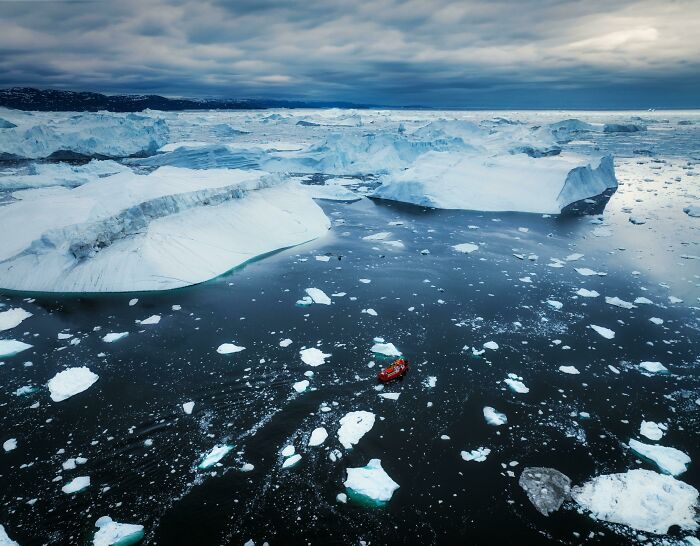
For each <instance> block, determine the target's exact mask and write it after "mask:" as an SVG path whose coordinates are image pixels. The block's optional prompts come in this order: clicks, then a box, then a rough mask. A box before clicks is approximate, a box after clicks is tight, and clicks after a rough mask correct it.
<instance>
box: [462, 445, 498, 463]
mask: <svg viewBox="0 0 700 546" xmlns="http://www.w3.org/2000/svg"><path fill="white" fill-rule="evenodd" d="M489 453H491V450H490V449H489V448H487V447H478V448H476V449H472V450H471V451H462V452H461V453H460V455H461V456H462V459H464V460H465V461H474V462H477V463H483V462H484V461H485V460H486V457H488V455H489Z"/></svg>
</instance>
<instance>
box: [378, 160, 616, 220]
mask: <svg viewBox="0 0 700 546" xmlns="http://www.w3.org/2000/svg"><path fill="white" fill-rule="evenodd" d="M381 181H382V185H381V186H380V187H379V188H377V189H376V190H375V191H374V193H373V194H372V196H373V197H376V198H380V199H388V200H392V201H402V202H405V203H412V204H414V205H420V206H424V207H431V208H440V209H467V210H484V211H518V212H534V213H546V214H559V213H560V212H561V211H562V210H563V209H564V208H566V207H567V206H568V205H570V204H572V203H575V202H577V201H581V200H584V199H588V198H590V197H595V196H597V195H600V194H602V193H604V192H605V191H607V190H609V189H613V188H616V187H617V179H616V178H615V170H614V166H613V160H612V157H610V156H603V157H601V158H597V159H595V160H590V159H589V158H586V157H583V156H580V155H578V154H574V153H568V152H563V153H561V154H559V155H556V156H547V157H539V158H533V157H530V156H529V155H527V154H514V155H498V156H490V157H489V156H482V155H475V154H453V153H445V152H428V153H426V154H423V155H422V156H421V157H419V158H418V159H417V160H416V161H415V162H414V163H413V165H412V166H411V167H409V168H407V169H405V170H403V171H396V172H392V173H390V174H388V175H386V176H384V177H383V178H382V179H381Z"/></svg>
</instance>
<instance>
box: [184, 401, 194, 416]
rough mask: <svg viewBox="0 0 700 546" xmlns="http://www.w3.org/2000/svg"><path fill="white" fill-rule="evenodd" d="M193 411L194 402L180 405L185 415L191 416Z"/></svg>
mask: <svg viewBox="0 0 700 546" xmlns="http://www.w3.org/2000/svg"><path fill="white" fill-rule="evenodd" d="M193 409H194V402H185V403H184V404H182V411H184V412H185V413H186V414H187V415H191V414H192V410H193Z"/></svg>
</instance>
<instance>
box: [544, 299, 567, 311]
mask: <svg viewBox="0 0 700 546" xmlns="http://www.w3.org/2000/svg"><path fill="white" fill-rule="evenodd" d="M547 304H548V305H550V306H551V307H554V309H561V308H562V307H564V304H563V303H562V302H560V301H556V300H547Z"/></svg>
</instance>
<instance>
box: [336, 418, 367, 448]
mask: <svg viewBox="0 0 700 546" xmlns="http://www.w3.org/2000/svg"><path fill="white" fill-rule="evenodd" d="M374 419H375V417H374V413H371V412H369V411H351V412H349V413H347V414H345V416H343V417H342V418H341V419H340V428H339V429H338V440H339V441H340V443H341V445H342V446H343V447H344V448H345V449H351V448H352V446H354V445H355V444H357V443H358V442H359V441H360V439H361V438H362V437H363V436H364V435H365V434H367V433H368V432H369V431H370V430H372V427H373V426H374Z"/></svg>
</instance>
